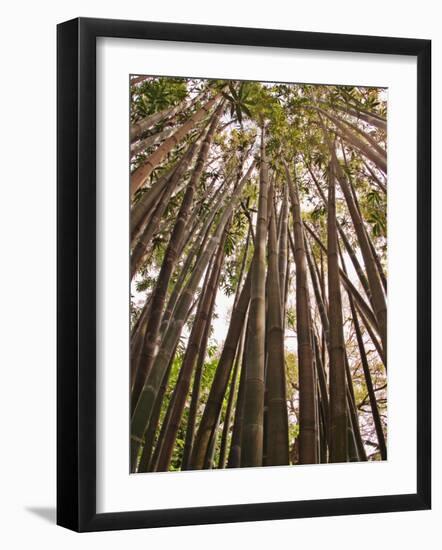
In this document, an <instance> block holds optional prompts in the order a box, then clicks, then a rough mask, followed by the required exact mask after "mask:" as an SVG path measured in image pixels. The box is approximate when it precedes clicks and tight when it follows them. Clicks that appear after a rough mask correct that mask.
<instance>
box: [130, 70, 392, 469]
mask: <svg viewBox="0 0 442 550" xmlns="http://www.w3.org/2000/svg"><path fill="white" fill-rule="evenodd" d="M128 93H129V97H130V113H128V116H130V152H129V168H130V329H131V340H130V388H129V391H130V419H128V421H129V422H130V441H129V442H128V443H129V447H130V469H131V473H145V472H172V471H174V472H176V471H186V470H206V469H225V468H250V467H264V466H287V467H294V468H296V466H298V465H305V464H310V465H316V464H332V463H344V462H363V461H366V462H370V461H382V460H386V459H387V436H388V431H387V363H386V359H387V279H388V271H387V187H388V186H387V94H388V90H387V89H385V88H375V87H361V86H357V85H355V86H339V85H317V84H314V85H312V84H296V83H278V82H251V81H237V80H235V81H234V80H213V79H202V78H177V77H163V76H161V77H157V76H148V75H132V76H130V79H129V82H128Z"/></svg>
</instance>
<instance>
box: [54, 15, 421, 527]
mask: <svg viewBox="0 0 442 550" xmlns="http://www.w3.org/2000/svg"><path fill="white" fill-rule="evenodd" d="M97 37H116V38H132V39H153V40H167V41H183V42H196V43H211V44H229V45H247V46H269V47H273V48H279V47H284V48H302V49H310V50H325V51H336V52H358V53H377V54H396V55H404V56H414V57H416V58H417V174H416V178H417V180H416V181H417V204H416V208H417V227H418V230H417V357H416V365H417V472H416V476H417V492H416V494H398V495H385V496H374V497H361V498H337V499H325V500H309V501H294V502H272V503H266V502H263V503H259V504H241V505H226V506H208V507H198V508H180V509H177V508H174V509H167V510H140V511H134V512H117V513H97V512H96V336H95V335H96V323H97V315H96V305H95V304H96V266H95V264H96V252H97V247H96V240H95V238H94V236H95V231H96V39H97ZM57 47H58V60H57V72H58V76H57V93H58V99H57V118H58V122H57V140H58V148H57V164H58V167H57V180H58V200H57V206H58V241H57V255H58V264H57V281H58V283H57V284H58V290H57V326H58V336H57V348H58V351H57V365H58V366H57V377H58V380H57V415H58V420H57V437H58V443H57V523H58V524H59V525H61V526H64V527H67V528H69V529H73V530H75V531H104V530H111V529H134V528H146V527H162V526H175V525H195V524H208V523H225V522H242V521H257V520H274V519H285V518H302V517H318V516H327V515H346V514H367V513H375V512H377V513H379V512H394V511H409V510H425V509H429V508H430V506H431V423H430V422H431V418H430V411H431V391H430V390H431V378H430V376H431V375H430V361H431V357H430V353H431V352H430V350H431V342H430V338H431V330H430V329H431V326H430V323H431V315H430V305H431V302H430V300H431V295H430V292H431V291H430V288H431V284H430V283H431V271H430V269H431V259H430V247H431V240H430V239H431V235H430V227H431V202H430V201H431V182H430V166H431V86H430V84H431V41H429V40H417V39H409V38H387V37H376V36H352V35H338V34H324V33H312V32H295V31H284V30H267V29H265V30H264V29H254V28H239V27H218V26H202V25H189V24H172V23H159V22H140V21H120V20H107V19H88V18H86V19H84V18H79V19H74V20H71V21H67V22H64V23H61V24H60V25H58V28H57Z"/></svg>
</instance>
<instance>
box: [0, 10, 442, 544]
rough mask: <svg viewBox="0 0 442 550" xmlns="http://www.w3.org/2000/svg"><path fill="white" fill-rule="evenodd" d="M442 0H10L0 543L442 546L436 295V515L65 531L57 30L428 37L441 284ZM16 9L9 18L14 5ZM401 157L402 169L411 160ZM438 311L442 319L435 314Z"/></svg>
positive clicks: (4, 125) (5, 65)
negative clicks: (151, 28) (115, 27)
mask: <svg viewBox="0 0 442 550" xmlns="http://www.w3.org/2000/svg"><path fill="white" fill-rule="evenodd" d="M438 4H439V2H436V1H434V2H433V1H431V0H421V1H420V2H415V1H409V0H403V1H402V2H400V3H398V2H390V3H386V2H385V1H382V2H380V1H378V0H372V1H371V2H370V3H366V2H364V3H363V2H360V3H355V2H354V1H349V0H335V1H334V2H328V1H327V0H315V1H314V2H309V3H295V2H292V1H284V0H272V2H270V3H265V4H264V3H262V4H259V3H258V2H256V0H243V2H239V1H238V0H223V1H222V2H219V3H216V2H209V1H207V0H188V1H187V2H180V1H179V0H168V1H167V2H152V1H145V2H143V3H141V2H139V3H136V2H132V3H126V2H122V1H121V0H120V1H114V0H107V1H103V0H100V1H98V0H96V1H94V2H91V0H89V1H84V0H77V1H76V2H72V1H69V2H60V3H55V2H49V1H48V0H46V1H44V0H42V1H40V2H35V3H34V2H30V1H29V0H27V1H24V2H14V3H9V2H8V3H7V4H5V5H4V6H3V10H2V14H1V15H2V21H3V24H2V32H1V34H0V40H1V49H0V52H1V58H2V60H1V65H0V67H1V73H0V74H1V80H2V82H1V85H0V94H1V98H0V128H1V130H2V131H1V138H0V139H1V146H0V151H1V162H0V171H1V176H0V182H1V193H2V194H1V199H0V224H1V229H0V251H1V257H2V266H1V269H0V312H1V316H0V335H1V337H0V354H1V360H0V365H1V377H0V407H1V412H0V419H1V422H0V426H1V430H0V441H1V452H0V506H1V510H0V514H1V515H0V517H1V525H2V528H1V529H0V544H2V545H3V546H4V547H5V548H8V549H9V548H11V549H15V548H20V549H21V548H26V547H27V546H31V545H32V546H37V547H40V546H44V547H45V548H48V549H54V548H59V547H63V548H64V549H66V550H68V549H70V548H76V547H77V546H79V545H80V544H81V546H82V547H83V548H85V549H89V548H95V547H96V545H97V544H99V545H100V546H106V547H107V549H108V550H112V549H113V548H121V546H122V545H125V546H129V545H137V546H138V545H139V546H140V547H144V548H150V549H155V548H173V547H177V548H180V549H183V550H185V549H187V548H192V549H193V550H198V549H200V548H205V549H206V548H210V550H216V549H218V548H219V549H221V548H222V549H225V548H226V547H228V546H231V547H233V548H238V547H241V546H243V545H247V546H253V547H254V548H255V549H260V548H268V547H272V548H275V547H276V546H280V547H289V546H293V547H298V548H300V547H303V546H304V547H305V546H306V545H309V547H311V548H319V547H321V546H325V545H327V548H329V549H331V550H333V549H334V548H339V549H340V550H346V549H347V548H348V549H350V548H355V547H357V548H358V550H365V549H370V550H372V549H373V548H375V547H378V548H379V547H380V548H386V549H389V548H401V549H407V548H416V547H427V548H437V547H438V546H439V545H440V540H441V535H440V528H439V525H440V522H441V521H442V498H441V496H442V495H441V474H440V468H439V466H438V465H439V464H440V463H441V460H442V452H441V451H442V448H441V430H440V422H441V411H442V408H441V400H440V398H439V391H438V390H439V388H440V387H441V382H442V376H441V372H440V369H439V364H440V358H441V354H440V351H439V346H438V344H439V340H440V334H441V332H442V325H441V316H440V310H441V308H442V300H441V291H440V284H437V283H436V284H434V285H433V286H434V291H433V292H434V294H433V302H434V306H433V310H434V312H435V314H434V320H433V338H434V342H435V343H434V346H433V348H434V349H433V388H434V391H433V394H434V399H433V402H434V406H433V413H434V414H433V426H434V430H433V447H434V453H433V463H434V464H435V465H436V467H435V468H434V471H433V487H434V497H433V511H431V512H410V513H400V514H384V515H383V514H379V515H371V516H350V517H341V518H321V519H304V520H286V521H277V522H261V523H243V524H235V525H218V526H198V527H180V528H169V529H160V530H143V531H131V532H113V533H101V534H100V533H98V534H96V533H94V534H83V535H76V534H74V533H71V532H69V531H66V530H64V529H62V528H59V527H56V526H55V525H54V521H55V93H56V89H55V25H56V23H58V22H61V21H64V20H66V19H70V18H73V17H77V16H87V17H109V18H122V19H140V20H156V21H171V22H172V21H173V22H182V23H201V24H219V25H235V26H249V27H267V28H275V29H277V28H281V29H293V30H306V31H322V32H339V33H354V34H374V35H387V36H406V37H416V38H431V39H432V40H433V97H434V98H435V101H434V105H433V128H434V131H433V156H434V167H433V205H434V206H433V210H434V213H435V215H434V225H433V242H434V245H433V265H434V273H433V280H434V281H439V280H440V279H441V276H442V273H441V266H442V264H441V250H442V247H441V246H440V237H441V230H442V225H441V221H440V216H438V218H439V219H436V214H439V209H438V208H437V206H438V205H439V204H441V202H442V193H441V187H440V181H441V177H442V173H441V163H440V161H439V158H438V157H439V155H438V154H437V153H440V151H441V150H442V142H441V132H440V125H441V123H442V116H441V103H440V98H441V97H442V69H441V67H442V36H441V33H440V21H441V17H440V13H439V12H438ZM6 6H7V7H6ZM404 160H405V159H404ZM438 310H439V311H438Z"/></svg>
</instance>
